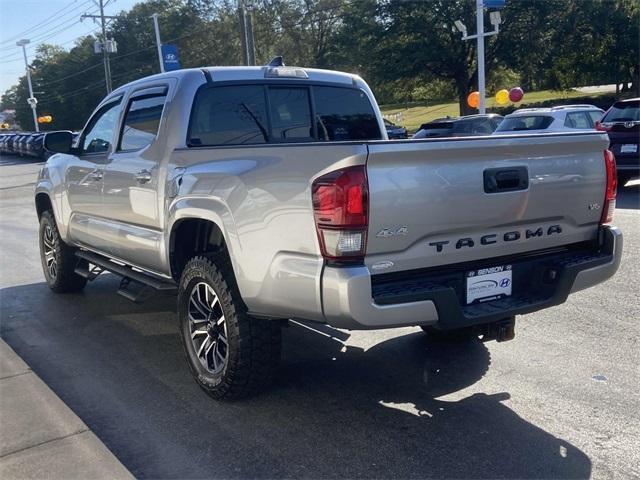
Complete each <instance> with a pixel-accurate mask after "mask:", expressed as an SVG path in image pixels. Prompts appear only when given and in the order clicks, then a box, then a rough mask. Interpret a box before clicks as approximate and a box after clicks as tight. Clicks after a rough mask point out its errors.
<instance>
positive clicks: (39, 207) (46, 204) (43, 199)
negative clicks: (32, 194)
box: [36, 193, 53, 219]
mask: <svg viewBox="0 0 640 480" xmlns="http://www.w3.org/2000/svg"><path fill="white" fill-rule="evenodd" d="M47 210H51V211H53V205H52V204H51V199H50V198H49V195H47V194H46V193H39V194H37V195H36V212H38V219H40V217H41V216H42V214H43V213H44V212H46V211H47Z"/></svg>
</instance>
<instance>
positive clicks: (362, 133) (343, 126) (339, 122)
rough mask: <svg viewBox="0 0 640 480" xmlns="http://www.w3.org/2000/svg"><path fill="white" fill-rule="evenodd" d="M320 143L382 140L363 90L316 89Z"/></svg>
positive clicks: (315, 100)
mask: <svg viewBox="0 0 640 480" xmlns="http://www.w3.org/2000/svg"><path fill="white" fill-rule="evenodd" d="M313 96H314V102H315V106H316V118H315V120H316V124H317V127H318V140H320V141H340V140H380V139H381V138H382V134H381V132H380V128H379V127H378V120H377V118H376V114H375V113H374V111H373V107H372V106H371V102H369V99H368V97H367V96H366V95H365V93H364V92H363V91H361V90H357V89H354V88H343V87H315V86H314V87H313Z"/></svg>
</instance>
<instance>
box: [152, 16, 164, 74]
mask: <svg viewBox="0 0 640 480" xmlns="http://www.w3.org/2000/svg"><path fill="white" fill-rule="evenodd" d="M151 18H153V28H154V30H155V31H156V46H157V47H158V61H159V62H160V73H164V62H163V61H162V42H161V41H160V27H158V14H157V13H154V14H153V15H151Z"/></svg>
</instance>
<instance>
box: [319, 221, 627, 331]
mask: <svg viewBox="0 0 640 480" xmlns="http://www.w3.org/2000/svg"><path fill="white" fill-rule="evenodd" d="M599 244H600V247H599V248H594V247H590V248H589V247H586V246H579V247H578V246H577V247H575V248H571V249H565V250H563V251H557V252H549V253H540V254H532V255H527V256H521V257H516V258H513V259H509V260H505V259H500V258H498V259H491V260H489V261H484V262H476V263H474V264H463V265H454V266H451V267H450V268H447V269H425V270H416V271H411V272H405V273H403V274H401V275H399V274H389V275H376V276H371V274H370V273H369V270H368V268H367V267H364V266H362V267H349V268H338V267H325V269H324V272H323V275H322V304H323V313H324V316H325V319H326V321H327V323H328V324H330V325H332V326H334V327H338V328H348V329H354V330H361V329H376V328H389V327H399V326H411V325H437V326H438V327H439V328H442V329H452V328H460V327H465V326H471V325H481V324H484V323H490V322H493V321H497V320H500V319H503V318H506V317H511V316H513V315H520V314H525V313H531V312H534V311H537V310H541V309H543V308H548V307H551V306H554V305H559V304H561V303H563V302H565V301H566V299H567V297H568V295H569V294H570V293H573V292H577V291H579V290H582V289H585V288H588V287H591V286H593V285H597V284H598V283H601V282H603V281H605V280H607V279H608V278H609V277H611V276H612V275H613V274H614V273H615V272H616V271H617V269H618V267H619V265H620V259H621V257H622V233H621V232H620V230H618V229H617V228H615V227H604V228H603V229H602V232H601V239H600V242H599ZM502 263H509V264H512V265H513V269H514V279H513V285H514V294H513V295H512V296H511V297H507V298H503V299H500V300H496V301H490V302H486V303H481V304H475V305H468V306H467V305H464V282H465V280H464V279H465V272H466V271H469V270H473V269H477V268H482V267H483V266H485V265H499V264H502ZM552 272H553V273H552Z"/></svg>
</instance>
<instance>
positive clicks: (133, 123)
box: [119, 93, 167, 150]
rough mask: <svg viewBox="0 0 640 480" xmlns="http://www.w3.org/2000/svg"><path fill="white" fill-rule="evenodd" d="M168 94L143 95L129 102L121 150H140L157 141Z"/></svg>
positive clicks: (123, 127)
mask: <svg viewBox="0 0 640 480" xmlns="http://www.w3.org/2000/svg"><path fill="white" fill-rule="evenodd" d="M166 98H167V95H166V93H164V94H155V95H143V96H139V97H134V98H133V99H132V100H130V101H129V108H128V109H127V112H126V113H125V117H124V123H123V126H122V136H121V139H120V148H119V150H140V149H141V148H144V147H146V146H148V145H151V143H152V142H153V141H154V140H155V138H156V135H157V134H158V127H159V126H160V118H161V117H162V109H163V108H164V102H165V100H166Z"/></svg>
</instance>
